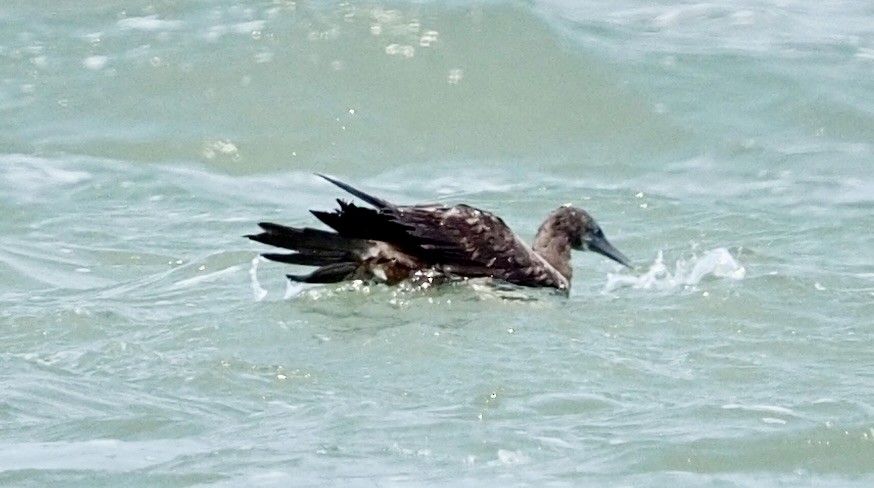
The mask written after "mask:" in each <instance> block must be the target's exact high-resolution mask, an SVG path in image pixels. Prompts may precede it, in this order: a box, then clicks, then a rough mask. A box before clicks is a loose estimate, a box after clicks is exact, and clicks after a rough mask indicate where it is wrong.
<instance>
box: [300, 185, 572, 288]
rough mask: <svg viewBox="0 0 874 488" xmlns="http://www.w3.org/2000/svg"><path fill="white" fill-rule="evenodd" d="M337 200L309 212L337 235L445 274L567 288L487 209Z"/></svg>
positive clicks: (549, 267)
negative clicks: (333, 206) (335, 205)
mask: <svg viewBox="0 0 874 488" xmlns="http://www.w3.org/2000/svg"><path fill="white" fill-rule="evenodd" d="M338 202H339V204H340V208H339V209H338V210H335V211H333V212H319V211H313V212H312V213H313V215H315V216H316V217H317V218H318V219H319V220H321V221H322V222H324V223H325V224H327V225H328V226H330V227H332V228H333V229H334V230H336V231H337V232H338V233H339V234H340V235H341V236H344V237H348V238H354V239H368V240H374V241H382V242H385V243H388V244H390V245H392V246H394V247H396V248H397V249H398V250H400V251H402V252H403V253H406V254H409V255H411V256H414V257H416V258H417V259H419V260H421V261H423V262H425V263H427V264H428V265H429V266H431V267H433V268H435V269H438V270H440V271H442V272H444V273H447V274H454V275H458V276H468V277H479V276H490V277H494V278H498V279H502V280H505V281H508V282H510V283H516V284H519V285H525V286H549V287H555V288H564V287H566V286H567V281H566V280H565V279H564V278H563V277H561V276H560V274H559V273H558V272H557V271H556V270H555V269H554V268H552V266H550V265H549V264H548V263H546V262H545V261H543V259H541V258H540V257H539V256H537V255H536V254H535V253H534V252H533V251H532V250H531V248H530V247H529V246H528V245H526V244H525V243H524V242H522V240H521V239H519V238H518V237H517V236H516V234H514V233H513V231H512V230H510V228H509V227H508V226H507V224H505V223H504V221H503V220H502V219H501V218H500V217H497V216H496V215H494V214H492V213H491V212H487V211H483V210H479V209H476V208H473V207H470V206H468V205H456V206H452V207H447V206H443V205H416V206H405V207H395V206H391V207H385V208H382V209H380V210H374V209H370V208H364V207H359V206H357V205H354V204H351V203H346V202H343V201H340V200H338Z"/></svg>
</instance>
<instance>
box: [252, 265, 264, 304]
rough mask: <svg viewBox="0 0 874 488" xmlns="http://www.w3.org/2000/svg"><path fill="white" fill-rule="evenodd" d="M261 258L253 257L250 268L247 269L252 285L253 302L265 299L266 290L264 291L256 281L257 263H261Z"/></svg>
mask: <svg viewBox="0 0 874 488" xmlns="http://www.w3.org/2000/svg"><path fill="white" fill-rule="evenodd" d="M261 259H262V258H261V256H255V257H254V258H252V266H251V267H250V268H249V278H250V281H251V284H252V294H253V295H254V296H255V301H256V302H260V301H261V300H264V298H265V297H267V290H265V289H264V288H263V287H262V286H261V283H260V282H259V281H258V263H259V262H260V261H261Z"/></svg>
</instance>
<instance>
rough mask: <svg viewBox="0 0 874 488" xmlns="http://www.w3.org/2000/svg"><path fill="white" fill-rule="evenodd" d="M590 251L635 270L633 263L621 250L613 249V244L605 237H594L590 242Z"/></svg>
mask: <svg viewBox="0 0 874 488" xmlns="http://www.w3.org/2000/svg"><path fill="white" fill-rule="evenodd" d="M588 244H589V250H591V251H595V252H596V253H598V254H601V255H604V256H607V257H608V258H610V259H612V260H613V261H616V262H617V263H619V264H621V265H623V266H627V267H629V268H633V267H634V266H632V265H631V261H629V260H628V258H626V257H625V255H624V254H622V253H621V252H619V249H616V248H615V247H613V244H610V242H609V241H607V239H606V238H604V237H594V238H592V240H591V241H589V243H588Z"/></svg>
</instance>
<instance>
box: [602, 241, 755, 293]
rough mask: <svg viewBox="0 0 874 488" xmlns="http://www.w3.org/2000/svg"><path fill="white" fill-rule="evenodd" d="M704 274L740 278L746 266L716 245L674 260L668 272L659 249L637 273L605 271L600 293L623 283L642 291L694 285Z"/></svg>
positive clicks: (620, 286)
mask: <svg viewBox="0 0 874 488" xmlns="http://www.w3.org/2000/svg"><path fill="white" fill-rule="evenodd" d="M708 275H711V276H714V277H716V278H727V279H731V280H741V279H743V278H744V276H746V268H744V267H743V265H741V264H740V263H739V262H738V261H737V260H736V259H735V258H734V257H733V256H732V255H731V253H729V252H728V249H726V248H724V247H719V248H716V249H713V250H710V251H707V252H705V253H704V254H703V255H702V256H700V257H693V258H692V259H691V260H689V261H687V260H685V259H682V258H681V259H678V260H677V261H676V263H675V265H674V269H673V271H672V270H671V269H669V268H668V266H667V265H665V262H664V254H663V253H662V251H659V252H658V254H657V255H656V258H655V261H654V262H653V264H652V265H650V267H649V269H648V270H647V271H646V272H645V273H643V274H642V275H640V276H633V275H625V274H613V273H610V274H608V275H607V283H606V284H605V285H604V292H605V293H608V292H611V291H613V290H616V289H619V288H624V287H626V286H630V287H632V288H638V289H644V290H669V289H674V288H679V287H683V286H694V285H697V284H698V283H699V282H701V280H702V279H704V277H706V276H708Z"/></svg>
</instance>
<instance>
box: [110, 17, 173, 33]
mask: <svg viewBox="0 0 874 488" xmlns="http://www.w3.org/2000/svg"><path fill="white" fill-rule="evenodd" d="M181 26H182V22H181V21H179V20H162V19H159V18H158V16H157V15H147V16H145V17H128V18H126V19H121V20H119V21H118V27H119V28H121V29H122V30H139V31H157V30H171V29H176V28H179V27H181Z"/></svg>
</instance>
